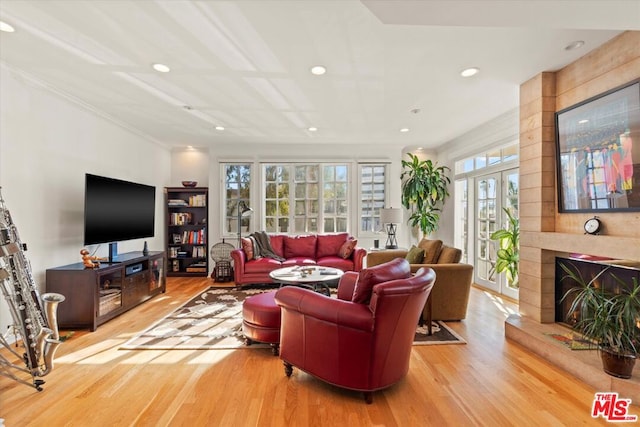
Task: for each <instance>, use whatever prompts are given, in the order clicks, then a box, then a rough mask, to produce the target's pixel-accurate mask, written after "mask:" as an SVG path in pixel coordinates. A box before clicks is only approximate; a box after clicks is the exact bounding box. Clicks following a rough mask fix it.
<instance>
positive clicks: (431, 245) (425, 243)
mask: <svg viewBox="0 0 640 427" xmlns="http://www.w3.org/2000/svg"><path fill="white" fill-rule="evenodd" d="M418 247H419V248H421V249H424V259H423V260H422V262H423V263H424V264H435V263H436V262H438V257H439V256H440V249H442V240H429V239H422V240H421V241H420V243H418Z"/></svg>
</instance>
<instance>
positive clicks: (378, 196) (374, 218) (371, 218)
mask: <svg viewBox="0 0 640 427" xmlns="http://www.w3.org/2000/svg"><path fill="white" fill-rule="evenodd" d="M385 171H386V166H385V165H361V166H360V182H361V185H360V198H361V200H362V203H361V205H360V208H361V211H360V231H365V232H375V231H377V230H379V229H380V209H381V208H383V207H384V202H385V185H386V184H385V183H386V178H385ZM340 202H344V204H343V205H342V204H341V205H339V206H341V207H344V208H345V209H343V210H342V211H341V212H340V213H341V214H342V215H347V210H346V196H345V197H344V200H340ZM340 209H342V208H340Z"/></svg>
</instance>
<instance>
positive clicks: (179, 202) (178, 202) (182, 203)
mask: <svg viewBox="0 0 640 427" xmlns="http://www.w3.org/2000/svg"><path fill="white" fill-rule="evenodd" d="M167 204H168V205H169V206H172V207H180V206H189V204H188V203H187V201H186V200H182V199H169V202H168V203H167Z"/></svg>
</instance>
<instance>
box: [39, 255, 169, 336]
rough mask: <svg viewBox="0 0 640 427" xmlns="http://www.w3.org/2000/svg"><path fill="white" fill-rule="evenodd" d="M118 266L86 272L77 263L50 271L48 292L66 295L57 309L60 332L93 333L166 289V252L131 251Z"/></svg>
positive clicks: (120, 258)
mask: <svg viewBox="0 0 640 427" xmlns="http://www.w3.org/2000/svg"><path fill="white" fill-rule="evenodd" d="M117 261H118V262H117V263H113V264H106V263H101V264H100V267H98V268H94V269H87V268H85V267H84V265H83V264H82V263H81V262H79V263H77V264H70V265H65V266H62V267H56V268H50V269H48V270H47V273H46V282H47V292H57V293H60V294H62V295H64V296H65V301H64V302H63V303H62V304H60V305H59V306H58V312H57V316H58V325H59V327H60V329H71V328H85V327H88V328H89V329H90V330H91V331H92V332H93V331H95V330H96V328H97V327H98V326H99V325H101V324H103V323H105V322H107V321H109V320H111V319H113V318H114V317H116V316H118V315H120V314H122V313H124V312H126V311H128V310H130V309H132V308H133V307H135V306H136V305H138V304H140V303H142V302H144V301H146V300H148V299H149V298H151V297H153V296H154V295H157V294H159V293H161V292H165V290H166V274H167V272H166V262H165V253H164V252H149V255H146V256H145V255H142V252H129V253H125V254H120V255H118V259H117Z"/></svg>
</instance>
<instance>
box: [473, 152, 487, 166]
mask: <svg viewBox="0 0 640 427" xmlns="http://www.w3.org/2000/svg"><path fill="white" fill-rule="evenodd" d="M486 166H487V158H486V157H485V156H484V155H482V156H476V169H482V168H484V167H486Z"/></svg>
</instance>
